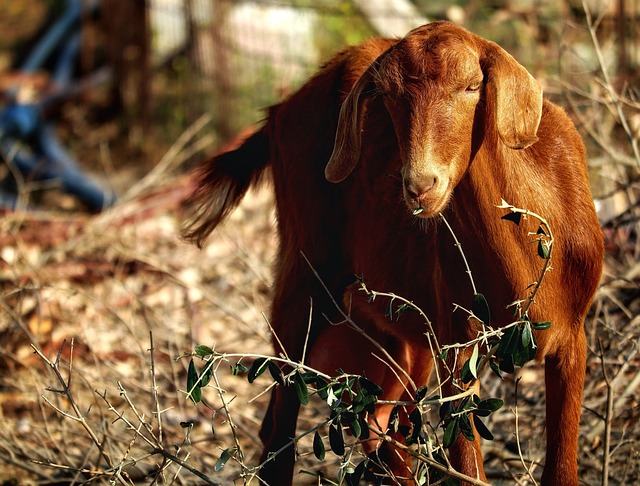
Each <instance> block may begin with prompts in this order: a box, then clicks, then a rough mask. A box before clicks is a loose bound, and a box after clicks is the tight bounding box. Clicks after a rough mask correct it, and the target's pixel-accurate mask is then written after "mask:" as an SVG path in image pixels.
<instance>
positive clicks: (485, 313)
mask: <svg viewBox="0 0 640 486" xmlns="http://www.w3.org/2000/svg"><path fill="white" fill-rule="evenodd" d="M471 311H472V312H473V315H474V316H476V317H477V318H478V319H480V320H481V321H482V322H484V323H485V324H486V325H487V326H490V325H491V311H490V310H489V303H488V302H487V299H486V298H485V297H484V295H482V294H480V293H478V294H475V295H474V296H473V302H472V304H471Z"/></svg>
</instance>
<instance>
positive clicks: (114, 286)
mask: <svg viewBox="0 0 640 486" xmlns="http://www.w3.org/2000/svg"><path fill="white" fill-rule="evenodd" d="M433 20H450V21H452V22H455V23H458V24H461V25H463V26H465V27H467V28H468V29H470V30H471V31H473V32H475V33H477V34H479V35H481V36H483V37H486V38H488V39H491V40H493V41H495V42H497V43H499V44H500V45H501V46H503V47H504V48H505V49H506V50H507V51H508V52H510V53H511V54H512V55H513V56H514V57H515V58H516V59H517V60H518V61H519V62H520V63H521V64H523V65H524V66H525V67H526V68H527V69H528V70H529V71H530V72H531V73H532V74H533V75H534V76H535V77H536V78H537V79H538V80H539V81H540V82H541V83H542V85H543V87H544V90H545V94H546V96H548V97H549V98H551V99H552V100H553V101H555V102H557V103H558V104H560V105H561V106H563V107H564V108H565V109H566V111H567V112H568V113H569V115H570V116H571V118H572V119H573V120H574V122H575V124H576V126H577V127H578V130H579V131H580V133H581V134H582V136H583V138H584V140H585V143H586V145H587V148H588V155H589V160H588V164H589V171H590V175H591V183H592V189H593V193H594V196H595V198H596V200H595V204H596V207H597V209H598V215H599V218H600V221H601V224H602V228H603V233H604V235H605V241H606V247H607V259H606V267H605V273H604V276H603V281H602V285H601V288H600V290H599V292H598V295H597V297H596V301H595V303H594V306H593V310H592V312H591V313H590V315H589V318H588V321H587V333H588V339H589V363H588V370H587V371H588V378H587V384H586V387H585V403H584V410H583V421H582V426H581V436H580V467H581V478H582V479H583V480H584V482H585V484H596V483H598V484H607V483H611V484H638V483H640V443H639V441H640V431H639V429H638V420H639V419H640V408H639V407H640V398H639V397H640V392H639V390H640V355H639V351H640V345H639V340H640V318H639V317H638V316H639V314H640V264H639V263H638V262H640V239H639V238H638V230H639V225H638V221H639V218H640V207H639V204H638V197H639V194H638V184H639V180H640V177H639V172H638V169H639V167H640V150H639V147H638V144H639V141H638V140H639V137H640V0H468V1H465V0H457V1H456V0H454V1H442V0H255V1H243V0H146V1H144V0H0V291H1V293H0V430H1V431H2V432H3V433H2V434H0V481H1V482H3V484H34V483H38V484H43V483H49V482H57V483H59V484H72V483H76V482H78V483H82V482H86V481H89V480H91V481H94V482H96V481H97V482H105V483H106V482H107V481H110V480H113V479H114V478H116V479H117V480H118V481H120V482H122V477H121V476H117V474H116V473H115V472H114V471H121V470H125V471H126V472H127V474H128V477H129V478H131V482H138V481H140V482H149V481H155V482H161V483H162V482H179V483H181V484H195V483H196V482H198V481H202V477H199V476H197V475H196V474H194V473H193V470H196V471H204V472H203V473H202V474H205V473H206V475H209V478H210V481H211V482H212V483H215V482H218V483H220V484H232V483H233V482H234V481H238V484H239V483H240V482H242V480H241V479H239V478H241V476H242V474H245V473H246V472H247V470H248V469H247V465H248V466H252V465H256V464H257V461H258V457H259V452H260V446H259V439H258V437H257V430H258V428H259V424H260V422H261V420H262V415H263V413H264V407H265V400H266V398H265V396H264V395H261V394H260V392H261V391H262V390H263V389H264V388H266V387H267V385H268V383H267V381H268V380H266V379H265V381H264V384H263V385H262V386H258V388H257V389H256V387H255V386H253V387H249V385H248V384H247V383H246V380H243V379H242V378H239V377H234V376H228V375H229V373H227V372H226V370H222V369H221V370H220V380H222V381H221V383H222V384H221V385H220V386H219V387H217V389H211V390H205V391H204V396H205V398H206V401H207V406H199V407H194V406H193V405H192V404H190V403H189V402H188V401H187V400H186V399H185V392H184V390H185V383H186V368H187V365H186V362H187V360H185V359H182V360H178V361H176V358H178V357H180V356H184V355H188V353H190V352H191V350H192V349H193V346H194V345H196V344H206V345H208V346H211V347H214V348H215V349H216V350H217V351H221V352H226V353H237V354H242V353H254V354H255V353H257V354H269V353H271V350H270V346H269V341H270V335H269V329H268V326H267V325H266V323H265V317H264V315H265V314H268V308H269V304H268V302H269V293H270V285H271V276H270V266H271V262H272V260H273V257H274V252H275V245H276V236H275V232H274V219H275V217H274V214H273V205H272V194H271V190H270V188H268V187H267V188H265V189H263V190H262V191H259V192H256V193H252V194H250V195H249V196H248V197H247V198H246V199H245V201H244V202H243V203H242V205H241V206H240V208H239V209H238V210H237V211H236V212H235V213H234V214H233V215H232V216H231V218H230V220H229V221H228V222H227V223H226V224H225V225H224V227H222V228H220V229H219V230H217V231H216V233H215V234H214V235H213V236H212V238H211V241H210V243H209V245H208V246H207V247H206V248H205V249H204V250H202V251H199V250H197V249H195V248H193V247H191V246H189V245H186V244H184V243H182V242H181V241H179V239H178V237H177V235H178V232H179V227H180V221H181V220H182V219H183V218H184V217H185V212H184V209H183V201H184V199H185V197H186V196H188V194H189V193H190V191H192V190H193V180H192V178H191V175H190V169H192V168H193V167H194V166H196V165H197V164H198V163H199V162H201V161H203V160H205V159H206V158H207V157H209V156H210V155H211V154H212V153H214V152H215V151H217V150H220V149H221V148H224V147H228V146H229V144H233V143H234V142H235V141H237V137H238V135H239V134H241V133H243V132H244V133H246V130H247V129H250V127H252V126H255V125H256V124H258V123H260V121H261V120H262V118H263V116H264V109H265V108H266V107H268V106H269V105H271V104H273V103H277V102H278V101H280V100H282V99H283V98H284V97H286V96H287V95H288V94H289V93H291V92H293V91H294V90H296V89H297V88H298V87H300V86H301V84H302V83H303V82H304V80H305V79H307V78H308V77H309V76H310V75H311V74H312V73H313V72H315V71H316V70H317V68H318V67H319V66H320V65H321V64H322V63H323V62H324V61H325V60H326V59H327V58H329V57H330V56H331V55H333V54H334V53H335V52H336V51H338V50H339V49H341V48H342V47H343V46H345V45H348V44H354V43H357V42H359V41H361V40H364V39H366V38H369V37H372V36H381V35H382V36H402V35H404V34H405V33H406V32H408V31H409V30H410V29H412V28H413V27H415V26H418V25H421V24H424V23H426V22H429V21H433ZM576 224H579V222H577V223H576ZM71 343H73V345H72V344H71ZM34 349H36V350H38V351H39V352H41V353H42V354H41V355H39V354H34ZM47 359H49V360H50V361H47ZM237 359H239V358H237V357H235V358H233V360H237ZM251 359H252V358H251V357H248V358H246V359H245V361H244V362H245V363H246V364H249V363H250V362H251ZM229 360H230V363H231V364H233V362H234V361H233V360H232V359H231V358H230V359H229ZM72 377H73V386H70V384H71V382H72ZM492 378H495V377H489V379H487V383H485V390H487V393H488V395H487V396H500V397H502V398H504V399H505V401H506V402H507V406H505V407H504V409H503V410H502V411H501V412H500V413H496V414H494V415H492V418H491V420H490V422H489V423H488V425H489V427H490V429H491V430H492V431H493V433H494V435H495V436H496V440H495V441H494V442H486V443H485V444H484V446H483V447H485V456H486V458H487V470H488V471H489V475H490V478H491V481H492V483H493V484H515V482H516V481H517V482H518V484H533V483H532V482H529V479H528V478H527V477H526V476H525V475H523V466H522V464H521V462H520V460H519V459H516V453H517V447H515V445H514V444H515V441H516V437H517V440H518V441H519V442H520V444H521V446H522V447H521V448H522V449H523V450H524V456H525V458H526V459H527V461H529V463H530V464H532V465H533V475H534V476H536V477H539V474H540V472H541V468H540V467H539V465H540V463H541V461H543V460H544V393H543V390H542V387H540V386H539V384H540V383H541V382H542V380H543V378H542V374H541V368H540V366H539V365H535V364H532V365H530V366H527V367H526V368H525V369H524V370H521V371H519V372H518V374H517V376H515V377H514V378H513V379H511V378H510V379H507V380H506V381H505V382H497V381H496V380H495V379H492ZM516 378H517V379H519V380H520V382H519V383H520V387H519V388H517V389H516V387H515V383H516V381H515V380H516ZM221 390H224V391H221ZM516 405H517V406H518V409H517V410H518V411H519V412H518V416H519V424H520V425H519V427H520V429H519V433H518V434H517V435H516V436H514V423H513V419H514V412H513V411H514V410H515V407H516ZM134 406H135V407H134ZM326 413H327V411H326V407H323V404H322V403H315V404H314V403H312V404H310V405H309V406H308V407H305V410H304V411H303V416H302V419H301V427H307V428H311V427H313V426H314V424H316V423H317V421H318V417H323V416H325V415H326ZM118 414H121V415H118ZM123 417H125V418H126V420H124V419H123ZM143 417H146V418H147V419H144V418H143ZM149 417H151V418H150V419H149ZM230 417H232V418H233V423H234V427H233V428H230V427H229V422H230ZM145 420H146V421H145ZM314 420H315V422H314ZM143 423H144V424H149V428H146V425H145V427H142V424H143ZM136 427H138V431H137V432H136V430H135V429H136ZM145 434H146V435H145ZM143 435H145V437H146V439H143V437H142V436H143ZM98 437H99V438H100V440H97V439H96V438H98ZM232 444H235V445H234V446H233V447H237V448H238V450H239V449H241V450H242V452H243V454H244V455H243V456H242V458H241V459H240V458H239V456H236V458H235V460H231V461H229V463H228V464H227V465H226V466H224V468H222V467H220V468H218V467H217V466H216V465H219V464H220V463H219V461H220V458H221V457H225V456H224V454H223V451H228V450H230V449H229V448H230V447H231V446H232ZM299 449H300V452H301V464H302V466H301V467H302V468H303V469H305V470H306V471H307V472H308V474H306V475H303V476H300V477H298V476H297V478H301V479H299V481H300V484H319V483H318V481H319V480H318V478H317V477H316V476H317V474H318V473H320V472H322V473H324V474H326V475H328V477H335V474H336V465H335V464H333V465H331V464H329V465H327V464H326V463H325V464H318V461H315V460H313V458H312V457H310V456H311V454H310V450H311V443H310V441H308V443H305V442H304V441H301V442H300V444H299ZM305 451H306V452H305ZM227 458H228V457H227ZM327 462H328V459H327ZM186 466H189V467H191V468H192V469H189V468H188V467H186ZM214 471H215V472H214ZM314 474H315V475H316V476H314ZM205 482H206V481H205ZM198 484H202V483H201V482H198ZM254 484H257V483H254Z"/></svg>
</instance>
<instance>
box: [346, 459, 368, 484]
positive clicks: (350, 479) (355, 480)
mask: <svg viewBox="0 0 640 486" xmlns="http://www.w3.org/2000/svg"><path fill="white" fill-rule="evenodd" d="M368 461H369V459H365V460H363V461H361V462H360V464H358V465H357V466H356V468H355V469H354V470H353V472H352V473H350V474H347V475H346V476H345V480H346V482H347V486H358V485H359V484H360V479H361V478H362V474H363V473H364V470H365V468H366V467H367V462H368Z"/></svg>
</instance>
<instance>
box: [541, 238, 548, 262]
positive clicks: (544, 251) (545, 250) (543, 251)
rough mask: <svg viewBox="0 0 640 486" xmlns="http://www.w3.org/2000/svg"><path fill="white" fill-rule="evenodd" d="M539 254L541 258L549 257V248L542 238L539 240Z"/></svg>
mask: <svg viewBox="0 0 640 486" xmlns="http://www.w3.org/2000/svg"><path fill="white" fill-rule="evenodd" d="M538 256H539V257H540V258H544V259H547V258H549V248H548V247H547V245H545V244H543V243H542V240H538Z"/></svg>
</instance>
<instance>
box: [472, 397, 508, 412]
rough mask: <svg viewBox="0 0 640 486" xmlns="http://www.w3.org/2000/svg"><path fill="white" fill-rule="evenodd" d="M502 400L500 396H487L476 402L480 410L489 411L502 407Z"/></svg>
mask: <svg viewBox="0 0 640 486" xmlns="http://www.w3.org/2000/svg"><path fill="white" fill-rule="evenodd" d="M503 405H504V400H502V399H500V398H487V399H485V400H482V401H480V403H478V408H479V409H482V410H488V411H489V412H490V413H492V412H496V411H498V410H500V409H501V408H502V406H503Z"/></svg>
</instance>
